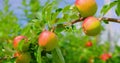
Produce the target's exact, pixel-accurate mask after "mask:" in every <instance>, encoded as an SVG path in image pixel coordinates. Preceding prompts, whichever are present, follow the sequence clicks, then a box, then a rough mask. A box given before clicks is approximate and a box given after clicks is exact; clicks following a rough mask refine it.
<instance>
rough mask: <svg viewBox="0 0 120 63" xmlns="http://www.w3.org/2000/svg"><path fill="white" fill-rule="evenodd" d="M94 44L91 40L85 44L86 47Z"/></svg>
mask: <svg viewBox="0 0 120 63" xmlns="http://www.w3.org/2000/svg"><path fill="white" fill-rule="evenodd" d="M92 45H93V44H92V42H91V41H88V42H86V44H85V46H86V47H91V46H92Z"/></svg>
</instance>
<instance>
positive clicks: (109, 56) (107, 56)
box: [100, 53, 112, 61]
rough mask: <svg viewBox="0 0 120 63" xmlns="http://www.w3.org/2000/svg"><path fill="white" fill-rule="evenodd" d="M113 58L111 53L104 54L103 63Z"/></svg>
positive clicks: (102, 56)
mask: <svg viewBox="0 0 120 63" xmlns="http://www.w3.org/2000/svg"><path fill="white" fill-rule="evenodd" d="M111 57H112V56H111V55H110V54H109V53H104V54H102V55H101V56H100V59H101V60H103V61H106V60H108V59H109V58H111Z"/></svg>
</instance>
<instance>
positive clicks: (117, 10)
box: [115, 0, 120, 16]
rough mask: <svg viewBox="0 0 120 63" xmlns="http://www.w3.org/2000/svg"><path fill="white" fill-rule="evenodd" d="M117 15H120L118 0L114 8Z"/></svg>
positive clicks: (119, 2)
mask: <svg viewBox="0 0 120 63" xmlns="http://www.w3.org/2000/svg"><path fill="white" fill-rule="evenodd" d="M115 12H116V14H117V16H120V0H118V3H117V7H116V9H115Z"/></svg>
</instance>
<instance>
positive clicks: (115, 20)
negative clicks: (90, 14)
mask: <svg viewBox="0 0 120 63" xmlns="http://www.w3.org/2000/svg"><path fill="white" fill-rule="evenodd" d="M101 20H107V21H110V22H117V23H120V19H116V18H107V17H102V19H101Z"/></svg>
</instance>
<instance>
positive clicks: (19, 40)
mask: <svg viewBox="0 0 120 63" xmlns="http://www.w3.org/2000/svg"><path fill="white" fill-rule="evenodd" d="M22 40H25V41H24V44H23V45H24V46H23V47H22V49H24V50H25V49H26V48H28V44H27V42H28V38H27V37H25V36H22V35H20V36H17V37H15V38H14V41H13V47H14V49H16V50H18V49H19V44H20V42H21V41H22Z"/></svg>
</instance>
